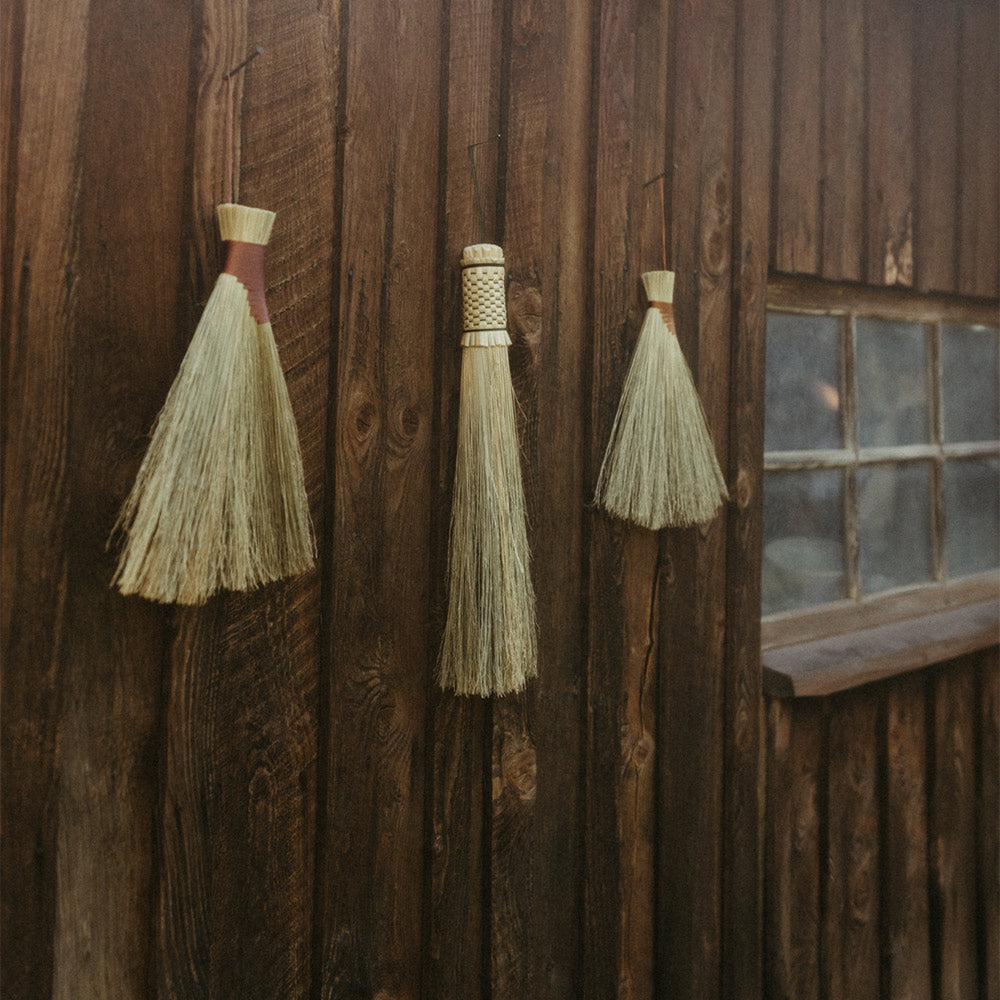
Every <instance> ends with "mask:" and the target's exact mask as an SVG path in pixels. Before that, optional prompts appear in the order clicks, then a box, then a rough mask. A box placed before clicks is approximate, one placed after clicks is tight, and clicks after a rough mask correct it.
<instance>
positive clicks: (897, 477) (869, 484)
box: [858, 462, 934, 595]
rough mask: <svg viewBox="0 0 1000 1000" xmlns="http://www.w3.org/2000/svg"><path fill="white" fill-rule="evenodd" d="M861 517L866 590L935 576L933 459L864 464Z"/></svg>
mask: <svg viewBox="0 0 1000 1000" xmlns="http://www.w3.org/2000/svg"><path fill="white" fill-rule="evenodd" d="M858 521H859V528H860V545H861V591H862V593H863V594H866V595H867V594H873V593H877V592H878V591H880V590H889V589H890V588H892V587H903V586H906V585H907V584H911V583H924V582H927V581H929V580H932V579H933V577H934V565H933V556H932V551H933V550H932V546H931V538H932V528H931V467H930V464H929V463H927V462H906V463H895V464H885V465H881V464H879V465H866V466H862V467H861V468H859V469H858Z"/></svg>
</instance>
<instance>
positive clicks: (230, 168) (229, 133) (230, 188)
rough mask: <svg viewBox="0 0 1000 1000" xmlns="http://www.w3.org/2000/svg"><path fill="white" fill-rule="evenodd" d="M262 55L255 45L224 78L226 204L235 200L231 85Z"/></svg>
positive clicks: (233, 113)
mask: <svg viewBox="0 0 1000 1000" xmlns="http://www.w3.org/2000/svg"><path fill="white" fill-rule="evenodd" d="M263 54H264V46H263V45H255V46H254V47H253V51H252V52H251V53H250V55H248V56H247V57H246V59H244V60H243V62H241V63H240V64H239V65H238V66H236V67H235V68H233V69H231V70H230V71H229V72H228V73H227V74H226V76H225V80H226V179H225V187H224V188H223V191H222V200H223V201H224V202H225V203H226V204H227V205H229V204H232V203H233V202H234V201H235V200H236V196H235V194H234V191H235V188H234V184H233V174H234V161H235V159H236V151H235V148H234V146H233V131H234V118H235V109H234V107H233V102H234V99H235V98H234V95H235V86H234V84H233V77H234V76H236V74H237V73H239V72H240V70H242V69H246V67H247V66H249V65H250V63H251V62H253V60H254V59H256V58H257V56H260V55H263Z"/></svg>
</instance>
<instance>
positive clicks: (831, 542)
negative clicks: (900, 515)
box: [762, 469, 847, 615]
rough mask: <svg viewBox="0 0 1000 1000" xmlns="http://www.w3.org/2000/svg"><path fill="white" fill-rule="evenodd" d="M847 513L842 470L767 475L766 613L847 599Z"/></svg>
mask: <svg viewBox="0 0 1000 1000" xmlns="http://www.w3.org/2000/svg"><path fill="white" fill-rule="evenodd" d="M843 511H844V474H843V472H842V471H841V470H840V469H811V470H809V471H803V472H799V471H795V472H784V471H778V472H766V473H765V474H764V561H763V579H762V593H763V599H762V611H763V613H764V614H765V615H767V614H773V613H774V612H776V611H786V610H788V609H790V608H800V607H804V606H806V605H809V604H822V603H824V602H826V601H835V600H838V599H839V598H843V597H846V596H847V583H846V577H845V573H844V530H843V523H844V514H843Z"/></svg>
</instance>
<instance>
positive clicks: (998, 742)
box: [976, 648, 1000, 1000]
mask: <svg viewBox="0 0 1000 1000" xmlns="http://www.w3.org/2000/svg"><path fill="white" fill-rule="evenodd" d="M978 673H979V727H980V730H979V740H978V743H977V747H976V761H977V767H978V772H977V774H976V789H977V794H976V831H977V833H976V845H977V847H976V849H977V852H978V859H977V865H978V867H977V877H976V886H977V889H978V893H979V896H978V900H977V902H978V908H977V914H976V923H977V931H978V938H979V995H980V996H981V997H983V998H984V1000H998V998H1000V830H998V819H997V817H1000V655H998V650H997V649H996V648H994V649H992V650H990V651H988V652H985V653H983V654H981V658H980V660H979V666H978Z"/></svg>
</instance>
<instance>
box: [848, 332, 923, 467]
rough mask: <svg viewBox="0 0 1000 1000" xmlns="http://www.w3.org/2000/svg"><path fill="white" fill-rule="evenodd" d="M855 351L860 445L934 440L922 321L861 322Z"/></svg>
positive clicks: (878, 445)
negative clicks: (931, 426)
mask: <svg viewBox="0 0 1000 1000" xmlns="http://www.w3.org/2000/svg"><path fill="white" fill-rule="evenodd" d="M855 352H856V357H857V364H856V371H857V382H858V443H859V444H860V445H861V447H862V448H875V447H882V446H885V445H896V444H921V443H924V442H927V441H929V440H930V408H929V407H928V405H927V403H928V391H927V334H926V329H925V328H924V327H923V326H922V325H921V324H919V323H899V322H896V321H894V320H885V319H859V320H858V321H857V326H856V336H855Z"/></svg>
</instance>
